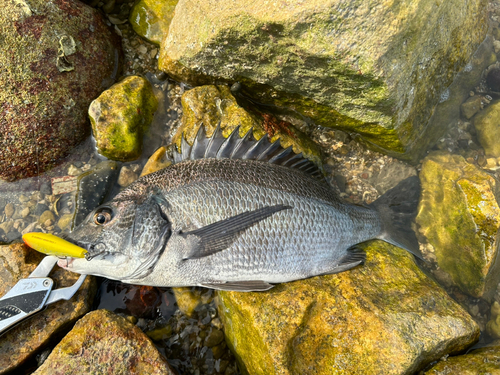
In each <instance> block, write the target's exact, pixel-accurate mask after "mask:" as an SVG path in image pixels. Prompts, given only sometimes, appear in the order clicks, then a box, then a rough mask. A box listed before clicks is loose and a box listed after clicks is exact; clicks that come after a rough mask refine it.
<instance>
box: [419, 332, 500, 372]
mask: <svg viewBox="0 0 500 375" xmlns="http://www.w3.org/2000/svg"><path fill="white" fill-rule="evenodd" d="M499 371H500V341H499V340H497V341H494V342H492V343H491V344H489V345H488V346H487V347H485V348H480V349H476V350H473V351H471V352H470V353H467V354H464V355H459V356H456V357H449V358H446V359H444V360H441V361H439V362H438V363H437V364H436V365H434V366H432V368H431V369H430V370H427V371H426V372H425V375H448V374H463V375H482V374H485V375H486V374H497V373H499Z"/></svg>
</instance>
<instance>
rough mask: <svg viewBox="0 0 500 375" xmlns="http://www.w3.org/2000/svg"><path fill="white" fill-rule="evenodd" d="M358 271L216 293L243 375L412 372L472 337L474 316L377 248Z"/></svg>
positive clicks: (394, 253)
mask: <svg viewBox="0 0 500 375" xmlns="http://www.w3.org/2000/svg"><path fill="white" fill-rule="evenodd" d="M365 250H366V251H367V260H366V263H365V265H363V266H360V267H356V268H354V269H352V270H350V271H347V272H343V273H339V274H335V275H326V276H320V277H313V278H310V279H307V280H301V281H296V282H291V283H286V284H281V285H278V286H276V287H275V288H273V289H271V290H270V291H268V292H265V293H238V292H218V301H219V312H220V315H221V317H222V319H223V322H224V330H225V334H226V340H227V342H228V344H229V346H230V347H231V349H232V350H233V352H234V353H235V355H236V357H237V359H238V361H239V364H240V369H241V370H242V372H243V373H247V374H266V375H271V374H283V375H284V374H318V375H320V374H334V373H335V374H336V373H349V374H353V373H359V374H413V373H415V372H416V371H417V370H419V369H420V368H422V367H423V366H425V365H426V364H428V363H430V362H432V361H435V360H437V359H439V358H440V357H442V356H443V355H445V354H450V353H454V352H459V351H461V350H464V349H465V348H467V347H468V346H470V345H471V344H473V343H474V342H475V341H476V340H477V339H478V338H479V328H478V326H477V325H476V323H475V322H474V321H473V320H472V318H471V317H470V316H469V315H468V314H467V312H466V311H464V310H463V309H462V308H461V307H460V306H459V305H458V304H457V303H455V302H454V301H453V300H452V299H451V298H450V297H449V296H448V295H447V294H446V292H445V291H444V290H442V289H441V288H440V287H439V286H438V285H437V284H436V283H435V282H433V281H432V280H430V279H429V278H428V277H427V276H425V274H424V273H423V272H422V271H420V269H419V268H418V267H417V266H416V265H415V262H414V260H413V258H412V256H411V255H409V254H407V253H406V252H405V251H404V250H402V249H399V248H396V247H394V246H392V245H389V244H387V243H384V242H382V241H372V242H370V243H369V245H368V246H366V247H365Z"/></svg>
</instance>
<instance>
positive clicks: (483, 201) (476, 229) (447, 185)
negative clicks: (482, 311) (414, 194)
mask: <svg viewBox="0 0 500 375" xmlns="http://www.w3.org/2000/svg"><path fill="white" fill-rule="evenodd" d="M420 180H421V183H422V196H421V200H420V204H419V208H418V215H417V218H416V222H417V224H418V225H419V227H420V229H419V231H420V233H421V234H422V235H423V236H425V238H426V240H427V241H428V243H429V244H430V246H431V248H432V249H433V254H434V255H433V256H432V257H435V259H436V262H437V265H438V266H439V268H440V269H441V270H442V271H444V272H446V273H448V274H449V275H450V276H451V279H452V280H453V282H454V283H455V285H456V286H458V287H459V288H460V289H461V290H462V291H463V292H465V293H467V294H469V295H471V296H473V297H481V296H483V295H484V296H485V297H488V295H489V294H491V293H492V292H493V291H494V289H495V287H496V283H495V280H496V277H497V276H498V266H497V265H496V258H497V232H498V229H499V228H500V207H499V206H498V203H497V201H496V199H495V192H496V190H497V182H496V180H495V179H494V178H493V177H492V176H491V175H489V174H488V173H486V172H484V171H483V170H481V169H479V168H478V167H476V166H475V165H473V164H469V163H467V162H466V160H465V159H464V158H463V157H461V156H459V155H452V154H448V153H444V152H434V153H431V154H429V155H428V156H427V157H426V158H425V159H424V161H423V163H422V170H421V172H420ZM426 248H429V247H426ZM428 255H429V254H428ZM490 283H491V285H490ZM493 284H494V285H493ZM486 292H488V293H486ZM485 293H486V295H485Z"/></svg>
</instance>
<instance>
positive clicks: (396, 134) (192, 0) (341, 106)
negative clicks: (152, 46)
mask: <svg viewBox="0 0 500 375" xmlns="http://www.w3.org/2000/svg"><path fill="white" fill-rule="evenodd" d="M486 4H487V2H486V1H485V0H473V1H467V2H465V1H463V0H449V1H439V2H436V1H434V0H417V1H415V0H401V1H398V2H397V3H394V2H380V1H378V0H365V1H345V0H310V1H293V0H287V1H267V0H255V1H250V2H249V1H247V0H233V1H229V2H228V1H218V0H180V1H179V3H178V4H177V7H176V9H175V13H174V17H173V18H172V21H171V23H170V27H169V32H168V35H167V37H166V38H165V39H164V40H163V41H162V44H161V49H160V57H159V61H158V63H159V68H160V69H162V70H164V71H166V72H167V73H169V74H170V75H171V76H173V77H175V78H177V79H180V80H185V81H188V82H189V83H191V84H200V83H203V84H207V83H214V82H229V83H233V82H241V83H242V84H243V86H244V87H245V89H246V91H245V94H247V95H250V96H252V97H253V99H255V100H257V101H259V102H264V103H266V104H272V105H277V106H281V107H288V108H292V109H294V110H296V111H298V112H299V113H300V114H302V115H305V116H308V117H310V118H312V119H313V120H314V121H315V122H317V123H318V124H320V125H322V126H328V127H336V128H340V129H342V130H345V131H349V132H352V131H353V132H357V133H359V134H360V135H361V136H362V137H363V138H364V139H365V140H366V141H367V142H368V143H371V144H374V145H376V146H377V147H378V148H382V149H385V150H386V151H388V152H392V153H394V154H402V153H405V152H411V151H412V147H417V146H418V145H419V143H418V142H417V141H418V140H425V141H427V138H428V136H429V134H431V133H432V131H433V129H432V128H429V127H427V124H428V120H429V118H430V116H431V115H432V113H433V111H434V107H435V106H436V104H437V103H439V102H441V101H444V100H446V98H447V96H446V89H447V87H448V86H449V85H450V84H451V83H452V81H453V79H454V77H455V75H456V74H457V72H458V71H459V70H460V69H462V68H464V67H465V66H466V64H467V62H468V61H469V60H470V57H471V55H472V53H473V52H474V51H475V50H476V49H477V47H478V46H479V44H480V43H481V42H482V41H483V40H484V37H485V35H486V31H487V26H486V17H485V16H484V11H485V7H486ZM442 25H446V27H442Z"/></svg>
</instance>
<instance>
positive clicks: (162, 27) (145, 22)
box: [129, 0, 179, 45]
mask: <svg viewBox="0 0 500 375" xmlns="http://www.w3.org/2000/svg"><path fill="white" fill-rule="evenodd" d="M178 2H179V0H162V1H157V0H140V1H138V2H136V3H135V5H134V7H133V8H132V11H131V12H130V16H129V21H130V24H131V25H132V27H133V28H134V31H135V32H136V33H137V34H139V35H140V36H142V37H143V38H144V39H147V40H149V41H150V42H151V43H154V44H156V45H160V43H161V41H162V39H163V38H164V37H165V36H166V35H167V34H168V27H169V26H170V21H171V20H172V17H173V16H174V9H175V6H176V5H177V3H178Z"/></svg>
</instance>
